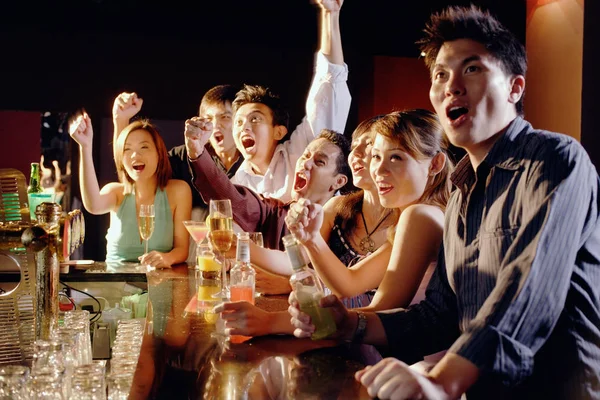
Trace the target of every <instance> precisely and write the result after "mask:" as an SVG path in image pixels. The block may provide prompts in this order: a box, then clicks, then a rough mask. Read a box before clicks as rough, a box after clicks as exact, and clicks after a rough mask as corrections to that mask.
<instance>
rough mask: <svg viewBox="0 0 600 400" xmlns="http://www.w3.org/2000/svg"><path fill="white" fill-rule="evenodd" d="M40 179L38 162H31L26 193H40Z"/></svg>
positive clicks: (41, 190)
mask: <svg viewBox="0 0 600 400" xmlns="http://www.w3.org/2000/svg"><path fill="white" fill-rule="evenodd" d="M41 181H42V179H41V176H40V163H37V162H34V163H31V175H29V186H27V194H31V193H42V192H43V191H44V189H42V183H41Z"/></svg>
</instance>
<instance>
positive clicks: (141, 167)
mask: <svg viewBox="0 0 600 400" xmlns="http://www.w3.org/2000/svg"><path fill="white" fill-rule="evenodd" d="M131 167H132V168H133V169H134V170H135V171H137V172H142V171H143V170H144V168H146V164H135V165H132V166H131Z"/></svg>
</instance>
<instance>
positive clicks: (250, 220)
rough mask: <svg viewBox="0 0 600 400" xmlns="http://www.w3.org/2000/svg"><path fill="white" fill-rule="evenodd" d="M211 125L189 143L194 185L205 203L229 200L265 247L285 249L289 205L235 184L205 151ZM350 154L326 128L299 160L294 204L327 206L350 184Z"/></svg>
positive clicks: (235, 214)
mask: <svg viewBox="0 0 600 400" xmlns="http://www.w3.org/2000/svg"><path fill="white" fill-rule="evenodd" d="M210 130H211V129H210V123H207V124H206V125H205V130H203V131H201V132H200V133H197V132H195V133H193V134H189V135H188V137H187V139H186V143H187V146H188V148H187V151H188V154H189V155H190V158H191V159H193V161H190V162H191V166H192V169H193V172H194V178H195V179H194V186H195V187H196V189H197V190H198V192H199V193H200V194H201V195H202V198H203V199H204V201H206V202H208V201H210V200H220V199H230V200H231V206H232V207H231V208H232V210H233V219H234V221H235V222H236V223H237V224H238V225H239V226H240V228H241V229H242V230H243V231H245V232H262V234H263V239H264V243H265V247H266V248H270V249H281V248H283V245H282V243H281V238H282V237H283V236H284V235H285V234H287V227H286V225H285V216H286V215H287V211H288V209H289V202H288V203H284V202H282V201H281V200H276V199H270V198H264V197H262V196H261V195H259V194H258V193H256V192H254V191H253V190H251V189H249V188H247V187H245V186H243V185H234V184H233V183H232V182H231V181H229V179H227V176H225V175H224V174H223V173H222V171H220V170H219V169H218V168H217V167H216V166H215V165H214V163H211V160H210V158H209V156H208V154H207V152H206V151H205V150H204V148H205V144H206V142H207V140H208V136H209V132H210ZM349 153H350V145H349V143H348V140H347V139H346V138H345V137H344V136H343V135H340V134H339V133H337V132H334V131H330V130H326V129H324V130H323V131H322V132H321V134H320V135H319V136H317V137H316V138H315V139H313V141H312V142H310V143H309V145H308V146H307V147H306V149H305V150H304V152H303V153H302V155H301V156H300V157H299V158H298V160H297V162H296V167H295V173H294V176H295V177H296V178H295V179H296V180H297V181H302V184H301V185H300V184H299V183H298V182H296V183H295V184H294V189H293V190H292V201H297V200H298V199H300V198H307V199H309V200H310V201H311V202H315V203H318V204H321V205H322V204H325V203H326V202H327V200H329V199H330V198H331V197H333V195H334V194H335V193H336V192H337V191H338V190H340V189H342V188H343V187H344V186H345V185H346V184H347V183H348V181H349V177H350V174H351V173H350V167H349V166H348V163H347V161H346V160H347V159H348V154H349Z"/></svg>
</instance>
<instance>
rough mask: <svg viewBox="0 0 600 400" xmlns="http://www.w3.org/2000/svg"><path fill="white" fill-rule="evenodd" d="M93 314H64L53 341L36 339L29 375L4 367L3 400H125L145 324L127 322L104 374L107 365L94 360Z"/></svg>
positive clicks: (0, 375) (0, 383) (119, 329)
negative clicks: (90, 321) (90, 318)
mask: <svg viewBox="0 0 600 400" xmlns="http://www.w3.org/2000/svg"><path fill="white" fill-rule="evenodd" d="M89 327H90V325H89V313H88V312H87V311H82V310H76V311H68V312H66V313H65V318H64V325H63V326H60V327H55V328H54V329H53V330H52V334H51V339H50V340H36V341H35V342H34V349H33V362H32V365H31V371H30V369H29V368H28V367H25V366H21V365H10V366H5V367H0V399H16V400H20V399H36V400H37V399H52V400H54V399H56V400H65V399H78V400H106V399H107V384H108V399H109V400H112V399H114V400H117V399H127V397H128V395H129V390H130V388H131V384H132V382H133V375H134V373H135V369H136V366H137V359H138V356H139V353H140V348H141V344H142V336H143V331H144V322H143V321H142V320H123V321H119V323H118V325H117V334H116V339H115V342H114V345H113V353H112V359H111V362H110V363H111V364H110V373H109V374H106V373H105V370H106V367H105V365H106V361H104V360H99V361H92V346H91V341H90V329H89Z"/></svg>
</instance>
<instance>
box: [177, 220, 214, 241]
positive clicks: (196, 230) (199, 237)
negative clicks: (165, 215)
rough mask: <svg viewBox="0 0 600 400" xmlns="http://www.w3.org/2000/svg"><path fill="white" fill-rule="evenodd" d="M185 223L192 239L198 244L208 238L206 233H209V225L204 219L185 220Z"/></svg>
mask: <svg viewBox="0 0 600 400" xmlns="http://www.w3.org/2000/svg"><path fill="white" fill-rule="evenodd" d="M183 225H185V228H186V229H187V231H188V232H189V233H190V236H191V237H192V239H194V242H196V244H197V245H198V244H201V243H202V242H204V241H205V239H206V234H207V233H208V226H206V222H204V221H202V222H200V221H192V220H189V221H183Z"/></svg>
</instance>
